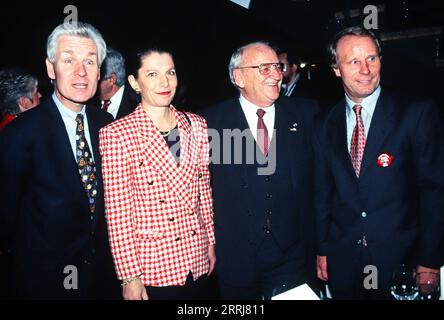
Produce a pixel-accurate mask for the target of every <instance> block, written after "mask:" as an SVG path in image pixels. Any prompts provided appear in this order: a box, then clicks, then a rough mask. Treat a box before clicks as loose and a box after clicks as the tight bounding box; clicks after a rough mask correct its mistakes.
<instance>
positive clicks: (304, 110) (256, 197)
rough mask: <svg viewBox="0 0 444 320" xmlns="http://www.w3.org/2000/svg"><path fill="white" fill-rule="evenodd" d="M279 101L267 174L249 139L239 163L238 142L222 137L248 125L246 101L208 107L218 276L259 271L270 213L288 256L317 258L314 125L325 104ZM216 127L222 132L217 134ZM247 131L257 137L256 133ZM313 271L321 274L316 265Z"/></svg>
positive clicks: (233, 278) (242, 279)
mask: <svg viewBox="0 0 444 320" xmlns="http://www.w3.org/2000/svg"><path fill="white" fill-rule="evenodd" d="M275 107H276V113H275V127H274V129H275V130H276V131H275V133H274V135H273V140H274V142H272V143H271V149H270V154H271V153H273V148H275V149H274V150H275V152H276V170H275V172H274V173H273V174H271V175H268V176H262V177H261V176H258V175H257V172H258V171H257V169H258V168H259V167H261V166H260V165H259V164H258V163H251V161H250V162H248V159H247V157H248V156H247V151H246V146H245V144H242V148H241V149H239V148H238V150H237V151H238V152H239V151H242V157H241V158H238V159H237V161H236V159H235V156H234V153H235V150H234V147H233V146H234V143H233V142H232V141H231V142H229V140H228V139H223V136H224V134H223V132H224V129H225V130H226V129H240V130H241V131H243V130H246V129H248V128H249V126H248V123H247V120H246V118H245V115H244V113H243V111H242V108H241V105H240V103H239V99H238V98H236V99H231V100H228V101H225V102H223V103H220V104H218V105H215V106H213V107H210V108H208V109H207V110H205V111H204V112H203V113H202V115H203V117H204V118H205V119H206V120H207V124H208V128H209V135H210V140H211V142H210V146H211V154H212V157H213V158H212V163H211V164H210V171H211V179H212V180H211V185H212V190H213V199H214V219H215V235H216V254H217V262H216V267H217V272H218V276H219V277H221V278H223V279H224V280H225V281H227V282H229V283H232V284H235V285H236V284H239V285H240V284H243V283H247V282H249V281H251V278H252V277H254V272H253V270H254V266H255V263H254V260H255V254H256V253H257V249H258V247H259V246H260V244H261V240H262V239H263V238H264V228H265V227H266V222H265V219H266V217H268V218H269V220H270V224H271V228H272V231H271V233H272V236H273V237H274V238H275V240H276V243H277V244H278V246H279V247H280V248H281V249H282V253H283V255H285V254H289V255H291V254H302V255H305V254H307V255H308V256H309V257H310V258H307V257H302V259H310V260H313V257H314V256H315V255H314V250H311V249H310V248H312V247H313V246H312V245H314V234H313V231H314V218H313V214H312V213H313V210H312V196H313V193H312V184H313V183H312V182H313V179H312V177H313V176H312V166H313V155H312V151H311V150H312V148H311V129H312V121H313V118H314V115H315V113H316V112H317V111H318V105H317V104H316V103H315V102H314V101H311V100H306V99H301V98H288V97H281V98H280V99H278V100H277V101H276V103H275ZM268 131H270V128H268ZM216 133H218V135H219V138H214V135H215V134H216ZM226 133H227V132H226ZM212 136H213V137H212ZM225 136H226V134H225ZM246 137H247V138H250V139H252V140H253V136H252V135H251V132H249V133H248V134H247V135H246ZM244 141H245V140H244ZM253 141H254V140H253ZM273 144H275V145H274V146H273ZM227 146H228V148H227ZM224 148H225V149H224ZM250 152H251V150H250ZM230 153H231V154H230ZM258 159H259V161H260V156H259V157H258ZM227 160H229V161H227ZM250 160H251V159H250ZM262 160H263V159H262ZM226 162H229V163H226ZM271 167H272V166H270V168H271ZM312 239H313V241H312ZM303 251H305V252H303ZM307 264H308V263H307ZM309 270H310V271H312V272H314V265H313V264H311V263H310V266H307V272H309Z"/></svg>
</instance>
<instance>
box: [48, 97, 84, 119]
mask: <svg viewBox="0 0 444 320" xmlns="http://www.w3.org/2000/svg"><path fill="white" fill-rule="evenodd" d="M52 100H54V103H55V104H56V106H57V109H59V112H60V114H61V115H62V117H67V118H70V119H73V120H75V119H76V117H77V115H78V114H81V115H83V117H85V115H86V108H85V105H84V106H83V107H82V110H80V112H74V111H72V110H71V109H69V108H68V107H65V106H64V105H63V104H62V103H61V102H60V100H59V98H57V95H56V94H55V91H54V92H53V94H52Z"/></svg>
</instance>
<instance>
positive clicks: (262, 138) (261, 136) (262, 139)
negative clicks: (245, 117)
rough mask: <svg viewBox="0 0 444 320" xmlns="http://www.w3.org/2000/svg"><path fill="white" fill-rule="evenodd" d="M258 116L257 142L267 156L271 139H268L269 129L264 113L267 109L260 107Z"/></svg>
mask: <svg viewBox="0 0 444 320" xmlns="http://www.w3.org/2000/svg"><path fill="white" fill-rule="evenodd" d="M256 114H257V116H258V120H257V144H258V145H259V148H260V149H261V151H262V153H263V154H264V155H265V156H267V155H268V148H269V145H268V144H269V141H268V130H267V127H266V126H265V123H264V119H263V118H264V115H265V111H264V110H262V109H258V110H257V112H256Z"/></svg>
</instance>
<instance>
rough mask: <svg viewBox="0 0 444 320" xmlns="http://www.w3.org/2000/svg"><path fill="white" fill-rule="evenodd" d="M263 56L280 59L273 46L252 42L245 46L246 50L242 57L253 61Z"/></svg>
mask: <svg viewBox="0 0 444 320" xmlns="http://www.w3.org/2000/svg"><path fill="white" fill-rule="evenodd" d="M263 58H268V59H272V60H273V61H277V60H278V58H277V54H276V52H275V51H274V50H273V49H272V48H271V47H269V46H267V45H265V44H251V45H249V46H246V47H245V48H244V52H243V55H242V59H243V60H244V61H251V60H255V59H263ZM273 61H269V62H273Z"/></svg>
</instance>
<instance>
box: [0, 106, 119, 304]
mask: <svg viewBox="0 0 444 320" xmlns="http://www.w3.org/2000/svg"><path fill="white" fill-rule="evenodd" d="M86 113H87V119H88V126H89V131H90V138H91V143H92V152H93V154H94V161H95V164H96V167H97V173H96V177H97V181H98V197H97V205H96V213H95V214H94V216H93V218H91V214H90V213H89V206H88V198H87V195H86V192H85V190H84V188H83V185H82V182H81V179H80V175H79V171H78V166H77V163H76V160H75V159H74V155H73V152H72V149H71V145H70V143H69V139H68V135H67V132H66V129H65V125H64V122H63V120H62V117H61V115H60V113H59V111H58V109H57V107H56V105H55V103H54V101H53V100H52V99H49V100H48V101H45V102H44V103H42V104H41V105H39V106H38V107H36V108H34V109H32V110H30V111H27V112H25V113H24V114H23V115H21V116H20V117H19V118H18V119H16V120H15V121H14V122H13V123H11V124H10V125H9V126H8V127H7V128H5V129H4V130H3V131H2V132H1V134H0V150H2V151H1V153H0V176H1V181H0V184H1V190H2V192H1V195H0V199H1V200H0V201H1V203H2V205H1V213H0V239H1V240H2V242H1V244H2V245H3V246H4V247H8V248H10V249H11V250H12V257H13V263H14V265H13V269H14V270H13V275H11V276H12V277H13V279H14V282H13V287H14V288H18V290H19V292H17V294H18V297H19V298H22V297H23V298H51V299H65V298H66V299H69V298H84V299H87V298H97V297H100V294H99V293H97V295H95V292H94V291H95V290H103V289H104V284H103V282H102V283H101V282H100V280H104V276H105V275H112V274H113V266H112V260H111V255H110V252H109V247H108V237H107V232H106V223H105V217H104V202H103V183H102V176H101V161H100V154H99V151H98V145H99V129H100V128H102V127H103V126H105V125H106V124H108V123H110V122H111V121H112V120H113V119H112V116H111V115H109V114H108V113H106V112H103V111H101V110H99V109H97V108H94V107H89V106H87V107H86ZM67 265H74V266H76V267H77V269H78V284H79V289H78V290H65V288H64V286H63V280H64V278H65V277H66V276H67V275H68V274H65V273H64V268H65V267H66V266H67ZM110 283H111V282H110V281H109V280H108V284H110ZM93 292H94V293H93ZM102 297H103V296H102Z"/></svg>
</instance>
